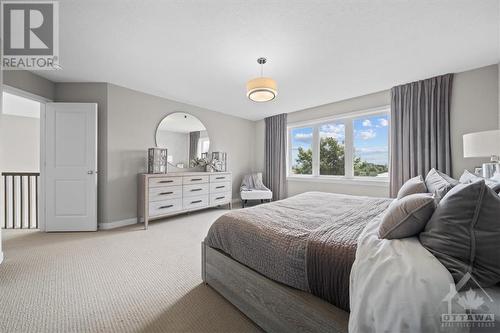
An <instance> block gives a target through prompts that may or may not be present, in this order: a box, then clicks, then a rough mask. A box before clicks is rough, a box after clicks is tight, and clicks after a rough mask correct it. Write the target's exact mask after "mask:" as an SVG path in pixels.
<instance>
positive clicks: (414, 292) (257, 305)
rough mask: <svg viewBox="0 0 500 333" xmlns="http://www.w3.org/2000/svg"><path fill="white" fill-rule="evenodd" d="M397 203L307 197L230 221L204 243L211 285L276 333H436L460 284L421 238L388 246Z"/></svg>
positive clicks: (324, 195)
mask: <svg viewBox="0 0 500 333" xmlns="http://www.w3.org/2000/svg"><path fill="white" fill-rule="evenodd" d="M391 202H392V199H387V198H370V197H359V196H349V195H340V194H330V193H322V192H307V193H303V194H300V195H297V196H294V197H291V198H288V199H285V200H281V201H277V202H273V203H268V204H264V205H260V206H256V207H251V208H248V209H244V210H237V211H232V212H230V213H227V214H225V215H223V216H222V217H220V218H219V219H218V220H217V221H216V222H214V224H213V225H212V227H211V228H210V230H209V233H208V235H207V237H206V238H205V241H204V242H203V244H202V258H203V259H202V277H203V280H204V281H205V283H206V284H208V285H210V286H211V287H213V288H214V289H215V290H217V291H218V292H219V293H221V294H222V295H223V296H224V297H225V298H226V299H228V300H229V301H230V302H231V303H233V304H234V305H235V306H236V307H238V308H239V309H240V310H241V311H242V312H243V313H244V314H245V315H247V316H248V317H249V318H250V319H252V320H253V321H254V322H255V323H257V324H258V325H259V326H260V327H262V328H263V329H264V330H265V331H267V332H285V331H293V332H296V331H301V332H347V330H348V328H349V331H352V332H365V331H369V330H371V329H374V328H377V331H399V332H405V331H407V332H412V331H424V330H429V329H430V328H432V329H433V330H436V328H437V327H438V326H439V316H436V313H439V312H436V311H439V310H440V309H441V307H442V305H443V304H442V298H443V297H444V296H446V293H447V292H448V291H449V289H450V283H452V282H453V279H452V277H451V275H450V274H449V273H448V271H447V270H446V269H445V268H444V267H443V266H442V265H441V264H440V263H439V261H437V260H436V259H435V258H434V257H433V256H432V255H431V254H430V253H429V252H428V251H427V250H425V249H424V248H423V247H422V246H421V245H420V244H419V242H418V240H417V239H415V238H409V239H403V240H397V241H388V240H380V239H378V236H377V229H378V225H379V223H380V220H381V216H383V213H384V212H385V211H386V209H387V207H388V206H389V204H390V203H391ZM408 258H411V261H412V263H408ZM413 262H415V263H416V265H414V264H413ZM388 272H390V273H389V274H392V277H391V278H390V279H389V280H388V281H390V283H389V284H388V283H386V282H385V281H387V279H386V275H387V273H388ZM393 291H397V294H394V293H393ZM394 295H397V296H398V297H402V299H401V300H394V299H392V300H391V297H394ZM414 299H416V300H417V301H418V302H420V303H422V304H420V303H418V302H417V303H415V302H413V301H412V300H414ZM424 300H425V301H424ZM424 303H425V304H424ZM388 306H391V308H389V309H391V311H392V312H391V313H392V314H391V315H390V316H389V315H387V313H388V311H387V310H388ZM401 306H403V307H405V306H406V308H405V309H406V310H401V309H399V308H398V307H401Z"/></svg>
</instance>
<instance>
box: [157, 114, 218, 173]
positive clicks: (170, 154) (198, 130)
mask: <svg viewBox="0 0 500 333" xmlns="http://www.w3.org/2000/svg"><path fill="white" fill-rule="evenodd" d="M156 146H157V147H159V148H167V162H168V163H169V164H171V165H173V166H175V167H177V168H190V167H192V161H193V159H195V158H202V157H207V156H208V149H209V148H210V139H209V137H208V133H207V129H206V128H205V126H204V125H203V123H202V122H201V121H200V120H199V119H198V118H196V117H195V116H193V115H190V114H189V113H185V112H175V113H171V114H169V115H168V116H166V117H165V118H163V120H162V121H161V122H160V124H159V125H158V127H157V128H156Z"/></svg>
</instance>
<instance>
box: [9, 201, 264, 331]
mask: <svg viewBox="0 0 500 333" xmlns="http://www.w3.org/2000/svg"><path fill="white" fill-rule="evenodd" d="M225 212H226V210H222V209H210V210H205V211H201V212H198V213H192V214H190V215H181V216H178V217H174V218H170V219H166V220H162V221H156V222H152V223H151V224H150V226H149V230H147V231H145V230H143V229H142V226H140V225H133V226H128V227H123V228H120V229H114V230H109V231H99V232H89V233H42V232H39V231H27V230H2V238H3V252H4V256H5V259H4V262H3V263H2V264H0V332H64V333H69V332H261V330H260V329H259V328H258V327H257V326H256V325H254V324H253V323H252V322H251V321H250V320H249V319H248V318H247V317H245V316H244V315H243V314H242V313H241V312H239V311H238V310H237V309H236V308H235V307H234V306H233V305H231V304H230V303H229V302H227V301H226V300H225V299H224V298H223V297H222V296H220V295H219V294H218V293H217V292H215V291H214V290H213V289H211V288H210V287H209V286H206V285H204V284H203V283H202V280H201V245H200V242H201V241H202V240H203V238H204V237H205V235H206V233H207V231H208V228H209V227H210V225H211V223H212V222H213V221H214V220H215V219H216V218H217V217H219V216H220V215H222V214H223V213H225Z"/></svg>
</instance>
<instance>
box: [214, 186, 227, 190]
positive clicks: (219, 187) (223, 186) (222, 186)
mask: <svg viewBox="0 0 500 333" xmlns="http://www.w3.org/2000/svg"><path fill="white" fill-rule="evenodd" d="M224 187H225V186H216V187H215V188H216V189H217V188H224Z"/></svg>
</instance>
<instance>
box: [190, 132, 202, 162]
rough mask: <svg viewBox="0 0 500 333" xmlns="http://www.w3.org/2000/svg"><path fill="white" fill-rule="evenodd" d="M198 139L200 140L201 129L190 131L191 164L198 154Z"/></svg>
mask: <svg viewBox="0 0 500 333" xmlns="http://www.w3.org/2000/svg"><path fill="white" fill-rule="evenodd" d="M198 141H200V131H195V132H189V165H191V161H192V160H193V159H195V158H196V157H197V156H198Z"/></svg>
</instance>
